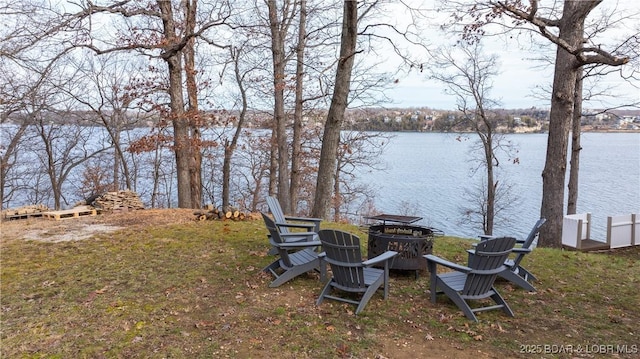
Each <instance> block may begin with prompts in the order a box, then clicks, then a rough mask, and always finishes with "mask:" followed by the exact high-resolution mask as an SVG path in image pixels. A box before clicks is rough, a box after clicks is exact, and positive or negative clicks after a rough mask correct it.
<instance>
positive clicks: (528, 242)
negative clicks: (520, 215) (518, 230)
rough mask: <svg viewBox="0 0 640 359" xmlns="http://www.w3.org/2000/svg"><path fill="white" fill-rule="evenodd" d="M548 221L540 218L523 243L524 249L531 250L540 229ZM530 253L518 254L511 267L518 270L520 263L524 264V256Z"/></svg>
mask: <svg viewBox="0 0 640 359" xmlns="http://www.w3.org/2000/svg"><path fill="white" fill-rule="evenodd" d="M546 221H547V220H546V219H545V218H540V219H539V220H538V221H537V222H536V223H535V224H534V225H533V228H531V231H530V232H529V235H528V236H527V238H526V239H525V240H524V242H522V248H525V249H530V248H531V246H533V242H534V241H535V239H536V238H537V237H538V234H539V233H540V228H541V227H542V225H543V224H544V223H545V222H546ZM527 253H528V252H522V253H516V256H515V257H514V259H513V262H512V263H510V266H511V267H515V268H518V267H519V266H520V262H522V259H524V256H525V255H526V254H527Z"/></svg>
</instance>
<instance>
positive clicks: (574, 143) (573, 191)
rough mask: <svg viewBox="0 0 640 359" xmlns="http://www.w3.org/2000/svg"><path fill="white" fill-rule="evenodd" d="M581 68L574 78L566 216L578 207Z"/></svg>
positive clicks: (574, 211)
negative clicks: (574, 89)
mask: <svg viewBox="0 0 640 359" xmlns="http://www.w3.org/2000/svg"><path fill="white" fill-rule="evenodd" d="M582 73H583V71H582V68H580V69H579V70H578V75H577V77H576V93H575V95H574V105H573V126H572V130H571V160H570V162H569V164H570V167H569V187H568V189H569V196H568V202H567V214H576V211H577V207H578V183H579V181H578V173H579V171H580V151H581V150H582V146H581V145H580V135H581V129H580V121H581V120H582Z"/></svg>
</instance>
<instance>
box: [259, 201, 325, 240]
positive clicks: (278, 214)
mask: <svg viewBox="0 0 640 359" xmlns="http://www.w3.org/2000/svg"><path fill="white" fill-rule="evenodd" d="M267 206H268V207H269V211H270V212H271V215H273V219H274V220H275V222H276V224H277V225H278V226H280V225H281V224H285V223H287V226H282V227H281V228H280V231H281V232H282V233H288V232H290V230H289V228H292V227H297V228H303V229H306V230H308V231H313V232H318V231H319V230H320V222H321V221H322V219H321V218H310V217H294V216H287V215H285V214H284V211H282V206H280V202H279V201H278V199H277V198H275V197H273V196H267ZM294 222H295V223H297V224H293V223H294Z"/></svg>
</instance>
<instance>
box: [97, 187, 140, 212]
mask: <svg viewBox="0 0 640 359" xmlns="http://www.w3.org/2000/svg"><path fill="white" fill-rule="evenodd" d="M87 204H88V205H90V206H93V207H95V208H98V209H101V210H103V211H118V210H124V211H126V210H137V209H144V204H143V203H142V200H141V199H140V196H138V194H137V193H135V192H133V191H118V192H106V193H103V194H101V195H99V196H96V197H93V198H91V199H89V200H87Z"/></svg>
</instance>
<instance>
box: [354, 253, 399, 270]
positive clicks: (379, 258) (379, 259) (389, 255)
mask: <svg viewBox="0 0 640 359" xmlns="http://www.w3.org/2000/svg"><path fill="white" fill-rule="evenodd" d="M397 254H398V252H396V251H386V252H384V253H382V254H380V255H377V256H375V257H373V258H371V259H367V260H366V261H364V262H362V265H364V266H365V267H369V266H372V265H374V264H376V263H380V262H384V261H387V260H389V259H391V258H393V257H395V256H396V255H397Z"/></svg>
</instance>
